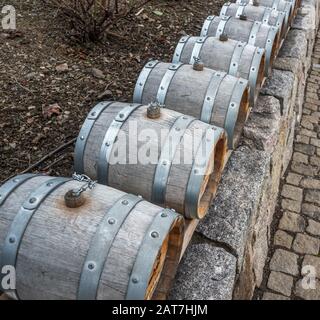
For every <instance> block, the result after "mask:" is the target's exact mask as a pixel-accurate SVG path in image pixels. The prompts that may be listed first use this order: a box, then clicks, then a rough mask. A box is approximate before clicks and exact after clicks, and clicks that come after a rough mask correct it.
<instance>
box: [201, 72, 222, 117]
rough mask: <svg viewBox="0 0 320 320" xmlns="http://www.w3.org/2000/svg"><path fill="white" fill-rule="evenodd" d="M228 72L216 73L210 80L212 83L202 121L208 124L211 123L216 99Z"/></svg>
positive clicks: (205, 102) (204, 104) (203, 108)
mask: <svg viewBox="0 0 320 320" xmlns="http://www.w3.org/2000/svg"><path fill="white" fill-rule="evenodd" d="M226 75H227V73H226V72H219V71H218V72H214V73H213V74H212V77H211V79H210V83H209V86H208V89H207V92H206V96H205V99H204V102H203V105H202V109H201V116H200V120H201V121H203V122H206V123H210V122H211V117H212V113H213V109H214V103H215V99H216V97H217V94H218V92H219V88H220V85H221V83H222V81H223V79H224V78H225V77H226Z"/></svg>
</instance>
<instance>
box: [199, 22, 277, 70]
mask: <svg viewBox="0 0 320 320" xmlns="http://www.w3.org/2000/svg"><path fill="white" fill-rule="evenodd" d="M221 35H227V36H228V37H229V38H231V39H234V40H238V41H243V42H247V43H248V44H251V45H254V46H256V47H260V48H264V49H265V50H266V64H265V66H266V67H265V74H266V75H269V74H270V72H271V67H272V64H273V61H274V59H275V57H276V55H277V53H278V49H279V47H280V39H281V37H280V31H279V29H278V28H276V27H272V26H267V25H265V24H263V23H262V22H260V21H249V20H241V19H238V18H235V17H230V16H222V17H218V16H209V17H208V18H207V19H206V21H205V22H204V24H203V27H202V30H201V36H202V37H205V36H214V37H220V36H221Z"/></svg>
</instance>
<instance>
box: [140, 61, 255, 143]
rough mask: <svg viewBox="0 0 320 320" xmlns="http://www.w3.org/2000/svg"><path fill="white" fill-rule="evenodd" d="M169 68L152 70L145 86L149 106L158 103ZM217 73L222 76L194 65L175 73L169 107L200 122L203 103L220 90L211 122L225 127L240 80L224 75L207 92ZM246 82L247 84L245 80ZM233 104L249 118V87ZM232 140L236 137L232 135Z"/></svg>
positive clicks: (168, 101) (168, 65) (143, 99)
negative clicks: (198, 69)
mask: <svg viewBox="0 0 320 320" xmlns="http://www.w3.org/2000/svg"><path fill="white" fill-rule="evenodd" d="M170 65H171V64H169V63H162V62H161V63H159V64H158V65H157V66H156V67H155V68H154V69H153V70H152V71H151V73H150V76H149V78H148V79H147V81H146V84H145V87H144V91H143V95H142V103H144V104H146V103H149V102H150V101H154V100H156V98H157V93H158V90H159V87H160V86H161V81H162V79H163V77H164V75H165V73H166V71H167V70H168V68H169V67H170ZM215 74H221V72H220V71H215V70H212V69H209V68H204V70H203V71H195V70H193V67H192V65H188V64H184V65H182V66H181V67H180V68H179V69H178V70H177V71H176V72H175V75H174V77H173V79H172V81H171V83H170V86H169V88H168V92H167V95H166V99H165V105H166V108H168V109H172V110H175V111H177V112H180V113H183V114H187V115H190V116H193V117H196V118H198V119H201V113H202V108H203V104H204V102H205V101H206V99H207V98H206V95H207V94H208V95H209V96H211V97H213V96H214V94H213V92H214V91H215V90H217V93H216V95H215V97H214V101H212V104H213V108H212V114H211V120H210V123H211V124H213V125H215V126H218V127H221V128H225V124H226V117H227V114H228V110H229V106H230V102H231V98H232V96H233V94H234V92H235V89H236V85H237V82H238V80H239V79H238V78H237V77H234V76H231V75H222V74H221V78H222V81H221V82H219V83H218V84H217V85H216V86H215V87H214V88H213V89H212V90H211V91H210V92H209V93H208V87H209V85H210V82H211V79H212V78H213V76H214V75H215ZM243 81H245V82H246V80H243ZM234 102H235V103H236V104H237V105H238V106H240V110H241V111H240V113H244V114H245V118H246V116H247V114H248V104H249V95H248V88H247V89H244V90H243V91H242V92H241V96H240V97H239V100H237V101H234ZM241 119H242V118H241ZM238 125H240V126H243V125H244V122H241V123H239V122H238ZM229 138H230V139H233V138H237V137H233V136H230V137H229ZM235 142H236V140H235ZM235 145H236V144H235Z"/></svg>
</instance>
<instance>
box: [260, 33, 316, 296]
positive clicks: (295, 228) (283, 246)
mask: <svg viewBox="0 0 320 320" xmlns="http://www.w3.org/2000/svg"><path fill="white" fill-rule="evenodd" d="M319 119H320V33H319V34H318V37H317V39H316V45H315V49H314V53H313V66H312V69H311V72H310V76H309V78H308V81H307V87H306V99H305V104H304V110H303V117H302V121H301V125H300V127H299V128H298V129H296V137H295V142H294V151H293V157H292V161H291V164H290V166H289V169H288V171H287V173H286V176H285V177H284V179H283V184H282V187H281V191H280V192H281V194H280V199H279V206H280V210H279V211H280V213H279V215H280V217H278V220H277V222H276V232H275V235H274V239H273V244H272V247H271V248H270V259H269V262H268V265H267V268H266V273H265V281H264V288H263V292H261V291H260V297H261V298H262V299H264V300H274V299H277V300H289V299H307V300H309V299H317V300H318V299H320V120H319ZM279 218H280V219H279ZM276 219H277V218H276Z"/></svg>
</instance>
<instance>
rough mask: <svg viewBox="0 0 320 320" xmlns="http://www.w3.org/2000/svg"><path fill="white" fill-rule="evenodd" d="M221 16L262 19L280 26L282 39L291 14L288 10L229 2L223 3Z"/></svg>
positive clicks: (264, 21) (269, 23)
mask: <svg viewBox="0 0 320 320" xmlns="http://www.w3.org/2000/svg"><path fill="white" fill-rule="evenodd" d="M220 16H232V17H236V18H240V17H243V16H245V17H247V18H248V19H249V20H253V21H261V22H262V23H264V24H267V25H270V26H274V27H277V28H279V29H280V35H281V38H282V39H284V38H285V36H286V34H287V31H288V28H289V21H288V20H289V16H288V14H287V12H284V11H277V10H274V9H272V8H270V7H263V6H254V5H251V4H245V3H241V4H237V3H231V2H227V3H225V4H224V5H223V7H222V9H221V11H220Z"/></svg>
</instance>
